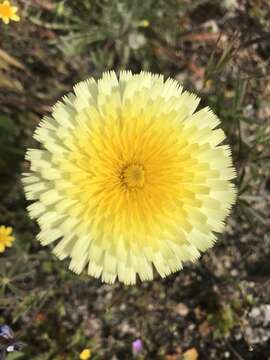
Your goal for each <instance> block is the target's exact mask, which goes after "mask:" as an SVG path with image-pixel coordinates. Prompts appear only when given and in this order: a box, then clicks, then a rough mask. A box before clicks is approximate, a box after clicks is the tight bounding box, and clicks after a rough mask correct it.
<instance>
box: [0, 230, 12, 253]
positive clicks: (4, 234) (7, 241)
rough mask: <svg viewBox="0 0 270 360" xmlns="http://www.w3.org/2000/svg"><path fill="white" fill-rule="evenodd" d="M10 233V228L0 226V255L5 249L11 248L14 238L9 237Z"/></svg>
mask: <svg viewBox="0 0 270 360" xmlns="http://www.w3.org/2000/svg"><path fill="white" fill-rule="evenodd" d="M11 233H12V228H11V227H6V226H4V225H1V226H0V253H3V252H4V251H5V249H6V247H11V246H12V243H13V241H14V240H15V237H14V236H11Z"/></svg>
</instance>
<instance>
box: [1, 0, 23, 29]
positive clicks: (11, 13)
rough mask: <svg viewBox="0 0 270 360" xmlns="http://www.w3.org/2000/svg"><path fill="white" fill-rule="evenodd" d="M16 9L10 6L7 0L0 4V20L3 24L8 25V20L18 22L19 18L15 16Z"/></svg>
mask: <svg viewBox="0 0 270 360" xmlns="http://www.w3.org/2000/svg"><path fill="white" fill-rule="evenodd" d="M17 11H18V8H17V7H16V6H11V4H10V2H9V1H8V0H5V1H4V2H3V3H2V4H0V19H2V20H3V22H4V23H5V24H8V23H9V21H10V20H13V21H19V20H20V17H19V16H18V15H17V14H16V12H17Z"/></svg>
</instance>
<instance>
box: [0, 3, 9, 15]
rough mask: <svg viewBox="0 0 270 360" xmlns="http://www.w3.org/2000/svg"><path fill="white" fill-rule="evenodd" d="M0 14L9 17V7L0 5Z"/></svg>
mask: <svg viewBox="0 0 270 360" xmlns="http://www.w3.org/2000/svg"><path fill="white" fill-rule="evenodd" d="M0 13H1V15H2V16H5V17H10V16H11V15H12V10H11V7H10V6H9V5H5V4H4V5H3V4H1V5H0Z"/></svg>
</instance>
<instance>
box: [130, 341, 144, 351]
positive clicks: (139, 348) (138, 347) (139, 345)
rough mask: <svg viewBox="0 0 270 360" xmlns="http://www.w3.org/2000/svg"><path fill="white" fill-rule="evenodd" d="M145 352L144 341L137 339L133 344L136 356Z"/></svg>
mask: <svg viewBox="0 0 270 360" xmlns="http://www.w3.org/2000/svg"><path fill="white" fill-rule="evenodd" d="M142 351H143V343H142V340H140V339H137V340H135V341H133V343H132V352H133V354H134V355H138V354H140V353H141V352H142Z"/></svg>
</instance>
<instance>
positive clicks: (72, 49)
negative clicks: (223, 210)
mask: <svg viewBox="0 0 270 360" xmlns="http://www.w3.org/2000/svg"><path fill="white" fill-rule="evenodd" d="M11 4H12V5H14V6H17V7H18V12H17V14H18V15H19V16H20V21H19V22H13V21H11V22H10V23H9V24H4V23H3V22H2V21H1V19H0V154H1V156H0V225H4V226H11V227H12V229H13V235H14V236H15V241H14V244H13V246H12V247H11V248H10V249H7V250H6V251H5V252H4V253H2V254H0V324H8V325H9V326H10V327H11V328H12V329H13V330H14V331H15V333H16V337H17V339H18V341H19V342H22V343H23V346H22V348H21V350H20V351H19V352H10V353H9V354H8V356H7V359H8V360H11V359H21V360H28V359H31V360H38V359H40V360H49V359H56V360H61V359H63V360H65V359H67V360H69V359H72V360H74V359H79V358H80V354H81V358H83V355H82V353H81V352H82V351H83V349H91V359H96V360H98V359H112V360H117V359H119V360H126V359H127V360H128V359H129V360H130V359H132V358H138V359H149V360H156V359H164V360H184V359H185V360H196V359H202V360H203V359H204V360H209V359H215V360H221V359H238V360H249V359H252V360H256V359H258V360H269V359H270V278H269V274H270V262H269V256H270V236H269V229H270V227H269V224H270V223H269V215H270V206H269V205H270V161H269V159H270V66H269V65H270V64H269V58H270V3H269V0H224V1H218V0H216V1H209V0H208V1H207V0H193V1H190V0H59V1H57V0H23V1H19V0H17V1H15V0H12V1H11ZM109 69H115V70H116V71H118V70H120V69H131V70H133V71H135V72H137V71H140V70H148V71H152V72H158V73H162V74H164V75H165V76H166V77H168V76H170V77H173V78H175V79H177V80H179V81H180V82H181V83H182V84H183V85H184V86H185V87H186V89H188V90H189V91H193V92H195V93H197V94H198V95H199V96H200V97H201V98H202V102H201V105H200V106H205V105H206V104H207V105H209V106H210V107H212V108H213V110H214V111H215V112H216V113H217V115H218V116H219V117H220V118H221V119H222V124H221V126H222V128H223V129H224V131H225V132H226V134H227V137H228V140H227V141H228V143H229V144H230V145H231V147H232V151H233V160H234V164H235V166H236V168H237V179H236V184H237V188H238V200H237V204H236V205H235V206H234V208H233V212H232V215H231V217H230V218H229V219H228V221H227V226H226V231H225V233H224V234H223V235H222V236H220V237H219V241H218V242H217V244H216V246H215V247H214V248H213V249H211V250H210V251H208V252H207V253H206V254H204V255H203V256H202V257H201V259H200V260H199V261H198V262H197V263H196V264H187V265H186V266H185V268H184V270H182V271H181V272H179V273H176V274H174V275H171V276H169V277H168V278H166V279H164V280H161V279H160V278H159V277H156V280H155V281H153V282H149V283H143V284H141V283H140V284H138V285H137V286H134V287H125V286H123V285H121V284H118V283H117V284H114V285H112V286H109V285H104V284H102V283H101V282H100V281H98V280H95V279H92V278H89V277H88V276H87V275H82V276H80V277H78V276H76V275H74V274H72V273H71V272H69V271H67V263H65V262H60V261H59V260H57V259H56V258H55V257H54V256H53V255H52V254H51V251H50V249H49V248H48V247H47V248H41V246H40V245H39V243H38V241H37V240H36V239H35V235H36V234H37V232H38V228H37V226H36V224H35V223H34V222H32V221H30V219H29V217H28V215H27V213H26V210H25V209H26V206H27V203H26V201H25V198H24V195H23V191H22V185H21V180H20V179H21V173H22V172H24V171H25V170H26V169H27V166H28V164H27V163H26V162H25V160H24V154H25V150H26V148H28V147H36V146H37V144H36V143H35V142H34V140H33V139H32V133H33V130H34V129H35V127H36V126H37V124H38V122H39V121H40V119H41V117H42V116H43V115H44V114H48V113H49V112H50V109H51V106H52V105H53V104H54V103H55V102H56V101H57V100H58V99H59V98H60V97H61V96H62V95H63V94H65V93H67V92H69V91H70V90H71V89H72V85H73V84H74V83H76V82H78V81H80V80H84V79H86V78H87V77H89V76H94V77H99V76H100V75H101V73H102V72H103V71H106V70H109ZM136 340H139V341H140V346H137V347H136V346H135V345H134V342H135V341H136ZM137 344H138V342H137ZM3 346H4V345H3ZM83 359H87V357H84V358H83Z"/></svg>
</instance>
